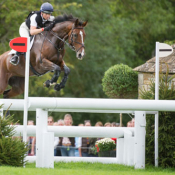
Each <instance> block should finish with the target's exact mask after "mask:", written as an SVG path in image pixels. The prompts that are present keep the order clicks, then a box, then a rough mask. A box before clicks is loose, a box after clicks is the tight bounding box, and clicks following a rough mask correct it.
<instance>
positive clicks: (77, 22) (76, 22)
mask: <svg viewBox="0 0 175 175" xmlns="http://www.w3.org/2000/svg"><path fill="white" fill-rule="evenodd" d="M78 26H79V20H78V19H76V21H75V27H78Z"/></svg>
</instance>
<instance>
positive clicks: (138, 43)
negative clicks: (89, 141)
mask: <svg viewBox="0 0 175 175" xmlns="http://www.w3.org/2000/svg"><path fill="white" fill-rule="evenodd" d="M43 2H46V1H43V0H38V1H36V0H30V1H27V0H15V1H11V0H2V1H1V2H0V11H1V15H0V26H1V27H0V53H3V52H5V51H7V50H9V49H10V48H9V46H8V45H9V39H12V38H15V37H18V36H19V33H18V31H19V30H18V29H19V26H20V24H21V23H22V22H23V21H24V20H25V17H26V16H27V15H28V13H29V12H30V11H32V10H39V9H40V6H41V4H42V3H43ZM48 2H50V3H52V4H53V6H54V9H55V10H54V13H53V15H54V16H57V15H60V14H64V13H67V14H73V16H76V17H78V18H80V19H82V20H83V21H84V20H86V19H87V20H88V25H87V27H86V28H85V32H86V39H85V46H86V48H85V52H86V55H85V57H84V59H83V60H82V61H79V60H78V59H77V58H76V56H75V53H74V52H73V51H71V50H70V49H69V48H67V47H66V54H65V58H64V61H65V63H66V64H67V65H68V66H69V67H70V68H71V72H70V75H69V78H68V81H67V84H66V86H65V88H64V89H63V90H61V91H60V92H55V91H54V90H53V87H50V88H49V89H46V88H44V87H43V83H44V82H45V81H46V80H47V79H50V77H51V76H52V75H53V73H50V74H47V75H44V76H43V77H40V78H38V77H32V78H30V90H29V96H35V97H36V96H39V97H43V96H48V97H76V98H79V97H85V98H106V95H105V93H104V92H103V88H102V85H101V83H102V78H103V76H104V72H105V71H106V70H108V69H109V68H110V67H111V66H113V65H116V64H120V63H123V64H126V65H128V66H130V67H132V68H133V67H135V66H138V65H139V64H142V63H144V62H145V61H146V60H148V59H149V58H150V57H151V56H152V53H153V52H154V48H155V42H156V41H159V42H163V41H164V40H174V38H175V32H174V31H175V30H174V28H175V18H174V16H175V11H174V4H175V2H174V0H166V1H157V0H152V1H146V0H142V1H139V0H122V1H121V0H103V1H101V0H85V1H83V0H73V1H70V0H48ZM150 9H151V10H150ZM59 82H60V79H59ZM1 97H2V96H1ZM17 98H23V95H22V96H19V97H17ZM18 116H21V114H20V115H19V114H18V113H15V117H16V118H18ZM31 116H33V117H34V116H35V114H32V115H31ZM58 116H59V117H62V116H63V114H54V117H55V118H57V117H58ZM75 116H76V123H77V124H78V123H80V122H82V120H83V119H92V120H93V122H94V123H95V122H96V121H98V120H103V122H105V120H104V118H106V119H108V118H109V119H110V120H111V121H112V120H115V121H118V120H119V117H118V115H117V117H116V115H115V117H114V116H113V115H112V114H82V113H76V114H75ZM21 118H22V117H21ZM94 118H95V119H94ZM20 122H21V121H20Z"/></svg>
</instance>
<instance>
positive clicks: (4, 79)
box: [0, 69, 9, 94]
mask: <svg viewBox="0 0 175 175" xmlns="http://www.w3.org/2000/svg"><path fill="white" fill-rule="evenodd" d="M7 75H8V74H7V73H6V72H5V71H4V70H2V69H1V72H0V94H3V92H4V91H5V89H6V88H7V86H8V79H9V77H8V76H7Z"/></svg>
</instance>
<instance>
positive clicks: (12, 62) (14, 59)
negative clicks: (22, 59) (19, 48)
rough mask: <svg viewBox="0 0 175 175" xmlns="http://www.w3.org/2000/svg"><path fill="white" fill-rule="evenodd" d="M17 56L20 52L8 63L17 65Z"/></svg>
mask: <svg viewBox="0 0 175 175" xmlns="http://www.w3.org/2000/svg"><path fill="white" fill-rule="evenodd" d="M19 56H20V52H16V54H15V55H14V56H13V57H12V58H11V60H10V63H11V64H13V65H15V66H16V65H18V64H19Z"/></svg>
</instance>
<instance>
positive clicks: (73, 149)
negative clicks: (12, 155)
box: [27, 114, 135, 157]
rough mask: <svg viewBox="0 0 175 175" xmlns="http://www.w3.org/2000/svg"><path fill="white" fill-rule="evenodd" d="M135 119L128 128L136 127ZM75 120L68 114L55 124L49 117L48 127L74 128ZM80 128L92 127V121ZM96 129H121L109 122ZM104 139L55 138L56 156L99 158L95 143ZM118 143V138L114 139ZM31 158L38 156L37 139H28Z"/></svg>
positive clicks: (82, 124)
mask: <svg viewBox="0 0 175 175" xmlns="http://www.w3.org/2000/svg"><path fill="white" fill-rule="evenodd" d="M134 123H135V120H134V118H133V119H132V120H131V121H129V122H128V123H127V127H134ZM28 125H34V121H31V120H30V121H28ZM72 125H73V119H72V116H71V115H70V114H66V115H65V116H64V119H60V120H58V121H57V122H54V118H53V117H52V116H49V117H48V126H72ZM78 126H80V127H82V126H83V127H91V126H92V125H91V122H90V120H85V121H84V123H80V124H79V125H78ZM94 126H95V127H120V124H119V123H116V122H113V123H110V122H107V123H105V124H104V125H103V123H102V122H100V121H99V122H97V123H96V124H95V125H94ZM100 139H102V138H88V137H87V138H84V137H83V138H82V137H55V138H54V150H53V151H54V156H71V157H72V156H76V157H97V156H98V154H97V152H96V151H95V143H96V141H97V140H100ZM112 139H113V140H114V141H115V142H116V138H112ZM27 141H28V146H29V148H30V149H29V152H28V155H29V156H33V155H35V154H36V149H35V145H36V137H28V139H27Z"/></svg>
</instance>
